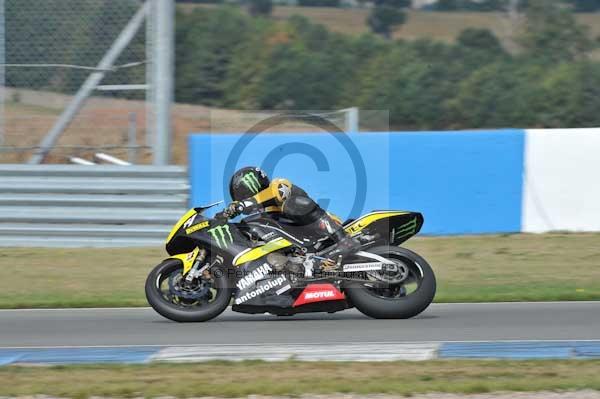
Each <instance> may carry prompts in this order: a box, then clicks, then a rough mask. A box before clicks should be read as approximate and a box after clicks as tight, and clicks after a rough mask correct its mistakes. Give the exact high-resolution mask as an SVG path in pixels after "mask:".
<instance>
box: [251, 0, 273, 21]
mask: <svg viewBox="0 0 600 399" xmlns="http://www.w3.org/2000/svg"><path fill="white" fill-rule="evenodd" d="M271 11H273V1H272V0H248V12H249V13H250V15H252V16H253V17H256V16H258V15H271Z"/></svg>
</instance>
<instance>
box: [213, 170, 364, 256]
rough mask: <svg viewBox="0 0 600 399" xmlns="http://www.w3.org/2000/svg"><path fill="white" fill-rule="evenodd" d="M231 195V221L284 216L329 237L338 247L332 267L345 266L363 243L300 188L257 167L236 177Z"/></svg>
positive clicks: (228, 211)
mask: <svg viewBox="0 0 600 399" xmlns="http://www.w3.org/2000/svg"><path fill="white" fill-rule="evenodd" d="M229 194H230V195H231V198H232V199H233V202H231V203H230V204H229V205H228V206H227V207H226V209H225V210H224V211H223V214H224V215H225V216H227V217H229V218H233V217H236V216H238V215H239V214H242V213H243V214H246V215H248V214H251V213H255V212H265V213H269V214H281V215H283V216H285V217H286V218H288V219H290V220H292V221H293V222H294V223H296V224H298V225H302V226H308V225H310V226H311V227H313V228H315V229H317V230H319V231H320V232H322V233H323V234H324V235H328V236H329V237H330V238H331V239H332V240H333V241H334V242H335V244H334V245H333V246H332V247H331V249H330V250H329V251H328V252H327V255H326V256H328V257H329V262H327V261H325V262H323V263H322V265H324V266H329V267H330V266H332V265H333V264H334V263H333V260H335V261H336V262H337V264H338V265H339V264H341V261H342V259H343V257H344V256H346V255H348V254H349V253H351V252H352V251H354V250H355V249H357V248H358V247H359V246H360V244H359V243H358V241H357V240H355V239H353V238H352V237H350V236H349V235H348V234H346V232H345V231H344V228H343V226H342V224H341V222H340V220H339V219H337V218H334V217H332V216H331V215H330V214H328V213H327V212H326V211H325V210H323V209H322V208H321V207H320V206H319V205H318V204H317V203H316V202H315V201H313V200H312V199H311V198H310V197H309V196H308V194H306V192H305V191H304V190H303V189H301V188H300V187H298V186H296V185H294V184H292V183H290V181H289V180H286V179H279V178H278V179H274V180H273V181H270V180H269V177H268V176H267V174H266V173H265V172H264V171H263V170H261V169H260V168H257V167H252V166H249V167H245V168H242V169H239V170H238V171H237V172H235V173H234V174H233V176H232V177H231V180H230V182H229Z"/></svg>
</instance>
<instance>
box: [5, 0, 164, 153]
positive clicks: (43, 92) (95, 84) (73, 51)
mask: <svg viewBox="0 0 600 399" xmlns="http://www.w3.org/2000/svg"><path fill="white" fill-rule="evenodd" d="M172 7H173V0H118V1H115V0H44V1H39V0H0V122H1V126H0V146H2V148H1V150H2V151H1V153H0V162H11V163H16V162H29V163H40V162H42V161H50V162H54V163H61V162H66V159H67V158H68V157H69V156H82V157H85V156H87V155H89V153H90V152H91V151H97V150H105V151H110V152H111V154H112V155H114V156H118V157H121V158H126V156H127V155H128V154H131V149H135V150H136V151H137V152H138V153H139V157H138V158H139V161H140V162H141V163H143V162H150V161H151V160H152V156H154V158H155V160H156V158H157V157H158V158H159V161H160V162H159V163H160V164H165V163H167V162H168V157H167V155H166V154H167V147H168V145H167V144H168V143H167V142H165V140H166V139H165V138H168V136H169V118H168V113H169V107H170V103H171V101H172V95H171V92H172V83H171V81H172V75H173V74H172V69H171V68H170V66H171V64H172V51H173V43H172V40H171V39H172V35H173V29H172V28H173V18H174V16H173V15H172V13H173V9H172ZM132 127H133V128H134V129H135V130H136V132H135V136H132V135H131V131H132ZM159 130H160V131H161V134H156V132H157V131H159ZM149 136H153V138H152V139H149ZM155 144H156V145H160V146H161V150H160V151H158V152H157V151H156V149H155V150H152V146H153V145H155Z"/></svg>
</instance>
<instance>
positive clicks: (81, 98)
mask: <svg viewBox="0 0 600 399" xmlns="http://www.w3.org/2000/svg"><path fill="white" fill-rule="evenodd" d="M147 14H148V3H144V4H143V5H142V6H141V7H140V9H139V10H138V11H137V12H136V13H135V15H134V16H133V18H131V20H130V21H129V22H128V23H127V26H125V28H124V29H123V31H122V32H121V33H120V34H119V37H118V38H117V40H116V41H115V42H114V43H113V45H112V47H111V48H110V49H109V50H108V52H107V53H106V54H105V55H104V58H102V60H101V61H100V63H99V64H98V66H97V68H98V69H100V70H103V71H102V72H94V73H92V74H91V75H90V76H88V78H87V79H86V81H85V82H84V83H83V85H82V86H81V87H80V88H79V91H78V92H77V94H76V95H75V97H73V100H72V101H71V102H70V103H69V106H68V107H67V108H66V109H65V110H64V111H63V113H62V114H61V115H60V117H59V118H58V120H57V121H56V123H55V124H54V126H52V129H51V130H50V131H49V132H48V134H47V135H46V137H44V139H43V140H42V142H41V143H40V148H39V149H38V151H37V152H36V153H34V154H33V155H32V156H31V158H30V159H29V164H39V163H42V161H43V160H44V158H45V157H46V154H48V152H50V150H51V149H52V147H53V146H54V144H55V143H56V141H57V140H58V138H59V137H60V135H61V134H62V132H63V131H64V130H65V129H66V128H67V127H68V126H69V125H70V124H71V122H72V121H73V118H74V117H75V115H77V113H78V112H79V110H80V109H81V107H83V105H84V104H85V101H86V100H87V99H88V97H89V96H90V94H91V93H92V91H93V90H94V89H95V88H96V86H97V85H98V84H99V83H100V82H101V81H102V79H103V78H104V75H106V72H105V71H106V70H109V69H110V68H111V67H112V66H113V64H114V62H115V61H116V60H117V58H119V55H121V53H122V52H123V50H124V49H125V48H126V47H127V45H129V42H131V40H132V39H133V38H134V37H135V34H136V33H137V31H138V30H139V28H140V26H141V25H142V23H143V22H144V19H145V18H146V15H147Z"/></svg>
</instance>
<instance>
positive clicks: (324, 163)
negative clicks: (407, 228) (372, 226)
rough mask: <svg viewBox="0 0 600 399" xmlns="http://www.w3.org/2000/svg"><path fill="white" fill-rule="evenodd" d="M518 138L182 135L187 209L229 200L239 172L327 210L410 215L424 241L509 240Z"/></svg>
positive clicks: (516, 210) (520, 147)
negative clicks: (296, 191)
mask: <svg viewBox="0 0 600 399" xmlns="http://www.w3.org/2000/svg"><path fill="white" fill-rule="evenodd" d="M524 136H525V133H524V132H523V131H520V130H503V131H490V132H483V131H478V132H409V133H359V134H340V133H336V134H330V133H307V134H290V133H281V134H276V133H268V134H257V135H249V134H245V135H239V134H233V135H229V134H218V135H215V134H194V135H191V136H190V143H189V144H190V146H189V148H190V154H189V156H190V179H191V184H192V192H191V202H192V205H194V206H198V205H202V204H206V203H210V202H214V201H218V200H221V199H225V200H226V201H228V200H229V195H228V193H227V181H228V178H229V176H230V175H231V173H233V171H234V170H235V169H236V168H238V167H242V166H247V165H258V166H261V167H263V168H264V169H265V170H266V171H267V172H268V173H269V174H270V175H271V176H277V177H286V178H288V179H290V180H291V181H292V182H293V183H295V184H297V185H299V186H301V187H302V188H304V189H305V190H306V191H307V192H308V193H309V194H310V195H311V196H312V197H313V198H315V199H317V200H318V202H319V203H320V204H321V205H322V206H324V207H326V208H327V209H328V210H329V211H331V212H334V213H336V214H338V215H339V216H340V217H342V218H345V217H356V216H358V215H359V214H362V213H366V212H368V211H371V210H374V209H402V210H417V211H421V212H422V213H423V214H424V215H425V225H424V228H423V232H424V233H427V234H471V233H472V234H477V233H502V232H518V231H520V229H521V198H522V179H523V177H522V176H523V153H524Z"/></svg>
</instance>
